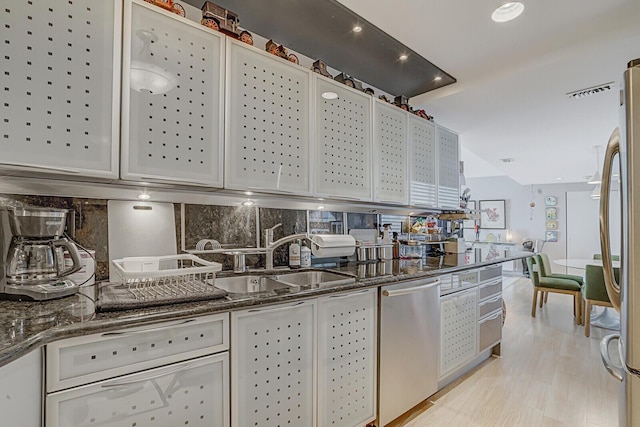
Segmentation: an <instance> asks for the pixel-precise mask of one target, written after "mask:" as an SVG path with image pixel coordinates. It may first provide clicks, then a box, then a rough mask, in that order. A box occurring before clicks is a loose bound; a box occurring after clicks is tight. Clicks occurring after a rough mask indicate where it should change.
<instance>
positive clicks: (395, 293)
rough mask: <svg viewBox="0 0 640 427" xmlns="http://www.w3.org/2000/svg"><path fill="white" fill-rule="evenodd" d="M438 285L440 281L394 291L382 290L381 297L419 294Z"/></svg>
mask: <svg viewBox="0 0 640 427" xmlns="http://www.w3.org/2000/svg"><path fill="white" fill-rule="evenodd" d="M439 284H440V279H436V280H434V281H433V282H429V283H425V284H424V285H419V286H412V287H411V288H405V289H396V290H390V291H388V290H384V291H382V295H384V296H385V297H397V296H400V295H407V294H412V293H414V292H419V291H422V290H424V289H429V288H432V287H434V286H437V285H439Z"/></svg>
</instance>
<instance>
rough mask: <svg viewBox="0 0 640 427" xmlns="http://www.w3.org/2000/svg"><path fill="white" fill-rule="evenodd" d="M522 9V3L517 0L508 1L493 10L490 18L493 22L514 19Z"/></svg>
mask: <svg viewBox="0 0 640 427" xmlns="http://www.w3.org/2000/svg"><path fill="white" fill-rule="evenodd" d="M523 11H524V4H522V3H520V2H519V1H510V2H508V3H505V4H503V5H502V6H500V7H498V8H497V9H496V10H494V11H493V13H492V14H491V19H493V20H494V21H495V22H507V21H511V20H512V19H516V18H517V17H518V16H520V14H521V13H522V12H523Z"/></svg>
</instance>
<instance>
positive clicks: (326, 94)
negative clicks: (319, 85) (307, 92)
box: [322, 92, 338, 100]
mask: <svg viewBox="0 0 640 427" xmlns="http://www.w3.org/2000/svg"><path fill="white" fill-rule="evenodd" d="M322 97H323V98H324V99H329V100H332V99H338V94H337V93H335V92H322Z"/></svg>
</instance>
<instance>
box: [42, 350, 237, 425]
mask: <svg viewBox="0 0 640 427" xmlns="http://www.w3.org/2000/svg"><path fill="white" fill-rule="evenodd" d="M228 363H229V353H228V352H224V353H220V354H216V355H212V356H205V357H201V358H198V359H194V360H189V361H185V362H180V363H176V364H173V365H169V366H164V367H161V368H156V369H151V370H148V371H144V372H140V373H137V374H132V375H126V376H123V377H118V378H115V379H110V380H106V381H101V382H98V383H94V384H89V385H86V386H82V387H76V388H72V389H69V390H64V391H60V392H56V393H51V394H49V395H48V396H47V402H46V405H47V417H46V425H47V427H84V426H87V427H89V426H107V427H132V426H140V427H143V426H149V427H152V426H158V427H166V426H185V425H188V426H190V427H224V426H228V424H229V421H228V420H229V410H228V402H229V398H228V394H229V392H228V390H229V374H228V372H229V370H228Z"/></svg>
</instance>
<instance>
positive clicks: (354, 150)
mask: <svg viewBox="0 0 640 427" xmlns="http://www.w3.org/2000/svg"><path fill="white" fill-rule="evenodd" d="M327 93H334V94H336V95H337V98H335V99H327V98H326V97H327V95H325V94H327ZM314 98H315V118H316V137H315V156H314V158H315V184H316V193H317V194H318V195H321V196H326V197H332V198H338V199H339V198H346V199H357V200H371V198H372V191H371V96H369V95H367V94H365V93H362V92H360V91H357V90H355V89H351V88H349V87H347V86H346V85H344V84H342V83H336V82H334V81H332V80H328V79H326V78H324V77H322V76H315V97H314Z"/></svg>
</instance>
